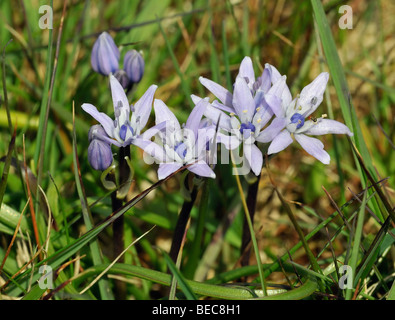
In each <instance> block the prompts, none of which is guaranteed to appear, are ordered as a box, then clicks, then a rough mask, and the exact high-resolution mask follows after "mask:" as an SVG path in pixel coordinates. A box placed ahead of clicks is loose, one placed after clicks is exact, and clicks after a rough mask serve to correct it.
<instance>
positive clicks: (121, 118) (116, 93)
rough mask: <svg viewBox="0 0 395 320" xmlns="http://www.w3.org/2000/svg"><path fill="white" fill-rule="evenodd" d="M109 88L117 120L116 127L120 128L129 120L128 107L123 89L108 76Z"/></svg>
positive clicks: (115, 80)
mask: <svg viewBox="0 0 395 320" xmlns="http://www.w3.org/2000/svg"><path fill="white" fill-rule="evenodd" d="M110 87H111V95H112V102H113V105H114V111H115V118H116V119H117V120H118V126H121V125H122V124H124V123H126V122H127V121H129V120H130V119H129V115H130V106H129V102H128V98H127V97H126V93H125V89H124V88H123V87H122V86H121V84H120V83H119V81H118V80H117V78H115V77H114V76H113V75H110Z"/></svg>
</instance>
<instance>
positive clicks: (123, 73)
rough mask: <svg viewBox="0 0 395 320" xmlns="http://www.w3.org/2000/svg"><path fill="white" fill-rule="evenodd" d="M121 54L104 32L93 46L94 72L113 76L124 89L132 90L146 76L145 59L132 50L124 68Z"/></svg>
mask: <svg viewBox="0 0 395 320" xmlns="http://www.w3.org/2000/svg"><path fill="white" fill-rule="evenodd" d="M120 58H121V54H120V51H119V48H118V47H117V46H116V44H115V42H114V39H113V38H112V37H111V35H110V34H109V33H107V32H103V33H102V34H101V35H100V36H99V37H98V38H97V40H96V42H95V44H94V45H93V49H92V54H91V65H92V68H93V70H95V71H96V72H97V73H100V74H102V75H105V76H108V75H110V74H113V75H114V76H115V77H116V78H117V79H118V81H119V82H120V84H121V85H122V87H123V88H125V89H130V88H131V87H132V85H133V84H135V83H139V82H140V80H141V78H142V77H143V74H144V66H145V64H144V59H143V57H142V56H141V54H140V53H139V52H137V51H136V50H134V49H132V50H129V51H127V52H126V53H125V56H124V58H123V68H120V67H119V61H120Z"/></svg>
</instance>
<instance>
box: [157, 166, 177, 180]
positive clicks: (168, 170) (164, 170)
mask: <svg viewBox="0 0 395 320" xmlns="http://www.w3.org/2000/svg"><path fill="white" fill-rule="evenodd" d="M181 167H182V164H181V163H178V162H172V163H161V164H160V165H159V168H158V179H159V180H162V179H165V178H167V177H168V176H169V175H171V174H172V173H173V172H176V171H177V170H178V169H180V168H181Z"/></svg>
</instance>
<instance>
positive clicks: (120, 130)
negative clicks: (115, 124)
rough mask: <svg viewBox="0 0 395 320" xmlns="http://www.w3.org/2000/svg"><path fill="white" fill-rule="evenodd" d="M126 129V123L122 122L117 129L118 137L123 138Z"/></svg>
mask: <svg viewBox="0 0 395 320" xmlns="http://www.w3.org/2000/svg"><path fill="white" fill-rule="evenodd" d="M127 131H128V126H127V125H126V124H123V125H122V126H121V128H120V129H119V137H120V138H121V139H122V140H125V138H126V132H127Z"/></svg>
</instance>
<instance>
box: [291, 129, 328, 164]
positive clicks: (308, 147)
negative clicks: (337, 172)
mask: <svg viewBox="0 0 395 320" xmlns="http://www.w3.org/2000/svg"><path fill="white" fill-rule="evenodd" d="M294 137H295V140H296V141H298V142H299V144H300V145H301V146H302V148H303V149H304V150H305V151H306V152H307V153H308V154H310V155H312V156H313V157H314V158H316V159H318V160H320V161H321V162H322V163H323V164H329V162H330V160H331V157H330V156H329V154H328V153H327V152H326V151H325V150H324V144H323V143H322V142H321V141H320V140H318V139H316V138H311V137H308V136H306V135H304V134H301V133H299V134H295V135H294Z"/></svg>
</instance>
